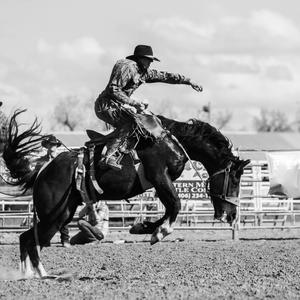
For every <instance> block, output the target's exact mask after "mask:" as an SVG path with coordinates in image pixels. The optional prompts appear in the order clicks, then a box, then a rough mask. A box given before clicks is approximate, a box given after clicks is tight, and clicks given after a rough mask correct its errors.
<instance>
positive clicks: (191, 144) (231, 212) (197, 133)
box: [159, 116, 250, 223]
mask: <svg viewBox="0 0 300 300" xmlns="http://www.w3.org/2000/svg"><path fill="white" fill-rule="evenodd" d="M159 119H160V120H161V121H162V123H163V125H164V126H165V127H166V128H167V129H168V130H170V132H171V133H172V134H174V135H175V136H176V137H177V139H178V140H179V141H180V142H181V143H182V145H183V146H184V147H185V149H187V152H188V155H189V156H190V158H191V159H192V160H196V161H199V162H201V163H202V164H203V166H204V167H205V169H206V171H207V172H208V174H209V179H208V181H207V185H206V186H207V188H208V184H209V190H208V194H209V195H210V197H211V200H212V203H213V206H214V210H215V218H216V219H218V220H221V221H227V222H229V223H232V222H233V220H234V219H235V218H236V207H237V205H238V202H239V201H238V196H239V188H240V180H241V176H242V174H243V169H244V167H245V166H246V165H247V164H248V163H249V162H250V160H241V159H239V158H238V157H237V156H235V155H234V154H233V152H232V143H231V142H230V140H229V139H228V138H227V137H225V136H224V135H223V134H222V133H221V132H220V131H219V130H217V129H216V128H215V127H213V126H211V125H210V124H208V123H206V122H202V121H200V120H197V119H191V120H189V122H185V123H183V122H177V121H174V120H170V119H167V118H164V117H162V116H159Z"/></svg>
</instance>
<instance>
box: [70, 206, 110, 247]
mask: <svg viewBox="0 0 300 300" xmlns="http://www.w3.org/2000/svg"><path fill="white" fill-rule="evenodd" d="M108 219H109V211H108V207H107V205H106V203H105V202H104V201H99V202H97V203H94V204H93V203H89V204H86V205H85V207H84V208H83V209H82V210H81V211H80V212H79V220H78V227H79V230H80V231H79V232H78V233H77V234H76V235H74V236H73V237H72V238H71V240H70V243H71V245H76V244H81V245H82V244H87V243H93V242H97V241H101V240H102V239H103V238H104V237H105V236H106V235H107V233H108Z"/></svg>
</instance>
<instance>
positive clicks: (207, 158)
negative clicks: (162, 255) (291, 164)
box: [3, 111, 249, 277]
mask: <svg viewBox="0 0 300 300" xmlns="http://www.w3.org/2000/svg"><path fill="white" fill-rule="evenodd" d="M21 112H22V111H16V112H15V114H14V115H13V116H12V117H11V119H10V124H9V129H8V137H7V143H6V145H5V149H4V153H3V158H4V160H5V162H6V166H7V168H8V169H9V171H10V174H11V176H12V177H13V178H14V179H15V181H14V182H15V184H16V185H20V186H21V187H22V189H23V190H24V191H25V190H27V189H29V188H33V201H34V206H35V211H36V213H37V216H38V218H39V222H38V223H37V226H34V227H33V228H31V229H29V230H27V231H26V232H24V233H22V234H21V235H20V252H21V253H20V255H21V267H22V271H23V273H24V275H25V276H32V275H33V272H32V270H31V268H30V263H31V264H32V266H33V268H34V272H35V273H36V274H37V275H38V276H40V277H43V276H46V274H47V273H46V271H45V270H44V268H43V266H42V264H41V262H40V256H39V249H40V248H39V247H38V246H37V242H38V241H39V244H40V246H41V248H42V247H43V245H45V244H46V243H48V242H49V241H50V239H51V238H52V237H53V236H54V235H55V233H56V232H57V231H58V230H59V229H60V228H61V227H62V226H63V225H64V224H66V223H68V222H70V221H71V220H72V218H73V216H74V213H75V211H76V208H77V206H78V205H79V204H81V203H82V197H81V194H80V192H79V191H78V189H77V188H76V179H75V176H74V173H75V169H76V166H77V162H78V152H76V151H67V152H63V153H61V154H59V155H58V156H57V157H56V158H55V159H54V160H53V161H52V162H51V163H50V164H49V165H47V167H46V168H44V169H43V170H42V171H41V172H40V173H39V175H38V176H37V174H36V172H34V171H32V170H31V169H30V160H29V158H28V155H29V154H30V153H31V151H35V150H37V145H38V143H39V142H40V126H39V124H38V123H37V122H34V123H33V124H32V126H31V127H30V128H29V129H26V130H25V131H23V132H22V133H19V131H20V130H19V124H18V122H17V121H16V118H17V116H18V115H19V114H20V113H21ZM158 118H159V119H160V121H161V123H162V126H163V128H165V129H166V130H167V131H166V132H167V133H166V134H165V135H164V136H163V137H162V138H161V139H155V140H153V139H151V138H141V139H140V141H139V143H138V145H137V147H136V150H137V153H138V157H139V159H140V161H141V162H142V165H143V166H144V175H145V178H146V179H147V180H148V182H150V183H151V184H152V186H153V187H154V188H155V190H156V193H157V195H158V197H159V199H160V200H161V202H162V203H163V205H164V206H165V214H164V216H163V217H162V218H161V219H159V220H157V221H156V222H152V223H151V222H145V223H144V224H136V225H135V226H133V228H131V233H140V234H145V233H151V234H152V236H151V244H154V243H156V242H158V241H160V240H161V239H162V238H164V237H165V236H166V235H168V234H170V233H171V232H172V230H173V229H172V227H173V225H174V223H175V221H176V217H177V214H178V212H179V210H180V208H181V205H180V199H179V197H178V195H177V193H176V189H175V188H174V186H173V184H172V182H173V181H174V180H176V179H177V178H178V177H179V176H180V174H181V173H182V172H183V170H184V166H185V163H186V162H187V159H188V158H187V155H188V156H189V157H190V158H191V159H192V160H196V161H199V162H201V163H202V164H203V165H204V167H205V168H206V170H207V172H208V174H209V176H210V177H209V185H210V190H209V194H210V196H211V200H212V203H213V206H214V210H215V214H214V216H215V218H216V219H219V220H224V219H226V220H227V222H229V223H231V222H233V221H234V219H235V217H236V202H235V200H236V199H237V198H238V194H239V183H240V178H241V175H242V173H243V168H244V167H245V166H246V165H247V164H248V163H249V160H246V161H244V160H240V159H239V158H238V157H237V156H235V155H234V154H233V153H232V145H231V143H230V142H229V140H228V139H227V138H226V137H224V136H223V135H222V134H221V133H220V131H218V130H217V129H215V128H214V127H212V126H211V125H209V124H207V123H204V122H201V121H197V120H194V121H193V122H192V123H191V124H189V123H183V122H177V121H174V120H170V119H167V118H164V117H162V116H158ZM173 136H175V137H176V138H174V137H173ZM176 140H177V141H176ZM178 141H179V142H178ZM181 146H183V147H181ZM102 149H103V145H99V146H96V147H95V151H94V166H95V174H94V175H95V179H96V181H97V183H98V184H99V186H100V187H101V188H102V189H103V193H102V194H101V195H100V194H97V192H95V190H93V185H92V184H90V183H91V179H90V176H86V181H87V186H88V187H89V188H88V189H87V190H88V193H96V194H97V200H101V199H105V200H114V199H127V198H130V197H133V196H135V195H138V194H141V193H143V192H144V191H145V187H144V186H143V185H142V184H141V180H140V177H139V176H138V174H137V170H136V168H135V166H134V163H133V160H132V159H131V158H130V155H129V154H128V155H125V156H124V158H123V160H122V164H123V169H122V170H121V171H114V170H112V169H103V167H100V164H98V162H99V161H100V158H101V152H102ZM84 164H85V165H86V169H87V173H89V169H90V168H89V167H90V164H89V163H88V162H87V161H86V159H85V160H84ZM91 172H92V170H91ZM224 216H226V217H225V218H224Z"/></svg>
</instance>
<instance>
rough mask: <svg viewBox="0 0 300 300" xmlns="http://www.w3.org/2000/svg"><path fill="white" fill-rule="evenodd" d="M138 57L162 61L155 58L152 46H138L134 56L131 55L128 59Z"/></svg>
mask: <svg viewBox="0 0 300 300" xmlns="http://www.w3.org/2000/svg"><path fill="white" fill-rule="evenodd" d="M136 57H146V58H149V59H151V60H152V61H153V60H156V61H160V60H159V59H158V58H156V57H155V56H153V51H152V48H151V46H147V45H137V46H136V47H135V49H134V53H133V55H129V56H127V57H126V58H129V59H130V58H136Z"/></svg>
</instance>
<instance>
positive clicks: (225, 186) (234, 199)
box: [206, 161, 239, 206]
mask: <svg viewBox="0 0 300 300" xmlns="http://www.w3.org/2000/svg"><path fill="white" fill-rule="evenodd" d="M231 167H232V161H230V162H229V163H228V165H227V166H226V168H224V169H222V170H220V171H217V172H215V173H214V174H212V175H211V176H210V177H209V178H208V179H207V180H206V191H207V194H208V195H209V196H210V197H216V198H219V199H221V200H223V201H227V202H229V203H231V204H234V205H236V206H238V205H239V198H238V197H227V196H226V195H227V190H228V184H229V175H230V170H231ZM223 173H225V176H224V182H223V192H222V194H213V193H211V192H210V188H208V184H209V183H211V181H212V179H213V178H215V177H216V176H218V175H220V174H223Z"/></svg>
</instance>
